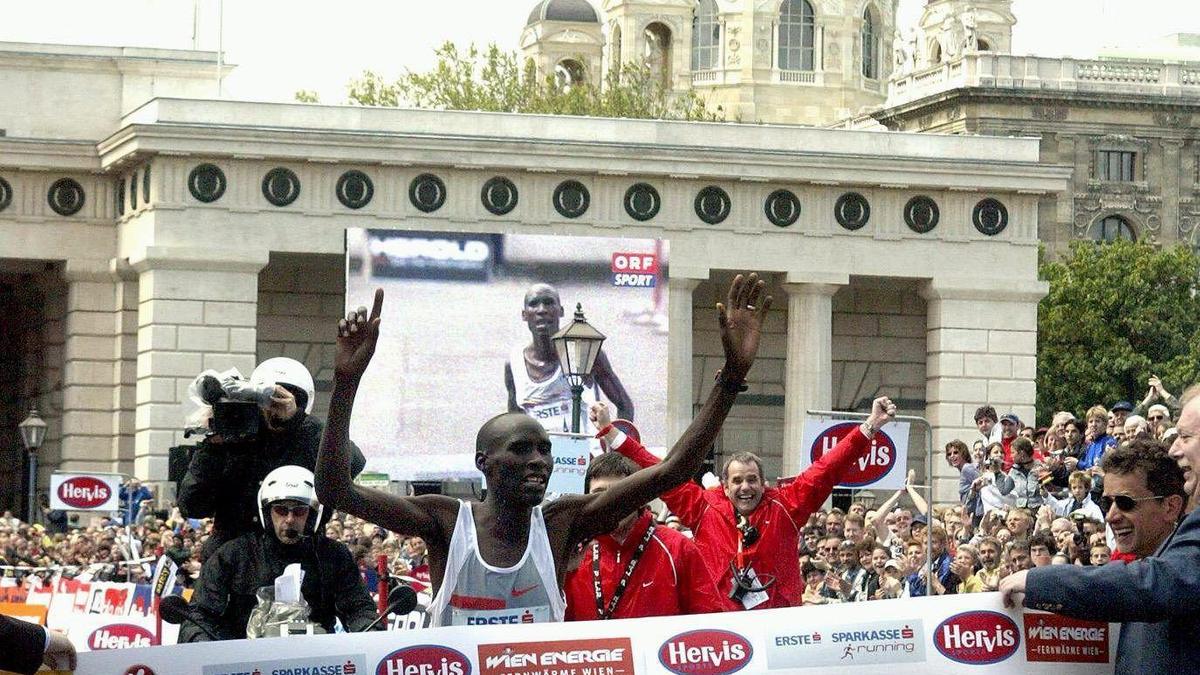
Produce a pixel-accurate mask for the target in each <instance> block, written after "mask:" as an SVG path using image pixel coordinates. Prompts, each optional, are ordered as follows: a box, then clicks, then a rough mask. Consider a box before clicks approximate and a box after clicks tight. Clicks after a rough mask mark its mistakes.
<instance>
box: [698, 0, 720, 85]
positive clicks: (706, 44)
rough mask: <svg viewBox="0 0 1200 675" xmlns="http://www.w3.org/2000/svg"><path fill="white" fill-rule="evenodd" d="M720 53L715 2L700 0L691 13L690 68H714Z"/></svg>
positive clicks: (717, 64) (717, 65)
mask: <svg viewBox="0 0 1200 675" xmlns="http://www.w3.org/2000/svg"><path fill="white" fill-rule="evenodd" d="M720 55H721V24H720V23H718V22H717V3H716V2H714V0H700V4H699V5H697V6H696V13H695V14H693V15H692V70H715V69H716V68H717V67H719V65H720V64H719V63H718V62H717V61H718V59H719V58H720Z"/></svg>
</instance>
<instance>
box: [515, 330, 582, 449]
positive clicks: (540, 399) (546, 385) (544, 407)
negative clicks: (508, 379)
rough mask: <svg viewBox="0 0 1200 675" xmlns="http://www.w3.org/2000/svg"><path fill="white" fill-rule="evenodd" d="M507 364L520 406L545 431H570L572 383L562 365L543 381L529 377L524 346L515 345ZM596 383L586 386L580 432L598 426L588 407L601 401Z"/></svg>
mask: <svg viewBox="0 0 1200 675" xmlns="http://www.w3.org/2000/svg"><path fill="white" fill-rule="evenodd" d="M508 367H509V369H510V370H511V371H512V376H513V388H514V390H515V391H516V398H517V405H519V406H521V408H522V409H523V410H524V411H525V412H526V413H528V414H529V416H530V417H532V418H534V419H536V420H537V421H538V422H539V423H541V425H542V428H543V429H545V430H546V431H559V432H568V431H570V430H571V383H570V382H568V381H567V377H566V375H563V372H562V366H561V365H560V366H558V367H556V368H555V369H554V373H553V374H551V375H550V377H547V378H546V379H544V380H542V381H540V382H534V381H533V380H531V379H530V378H529V369H528V368H526V367H525V345H521V344H519V345H517V346H516V347H514V348H513V350H512V354H511V355H510V356H509V358H508ZM596 389H597V386H596V385H595V383H594V382H593V384H592V386H590V387H584V389H583V405H582V408H581V415H580V418H581V420H582V422H581V424H580V431H581V432H582V433H590V434H593V435H594V434H595V433H596V429H595V428H593V427H592V423H591V421H589V420H588V414H587V411H588V408H590V407H591V405H592V404H593V403H595V402H596V401H597V400H598V397H599V394H598V392H597V391H596Z"/></svg>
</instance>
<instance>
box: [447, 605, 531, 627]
mask: <svg viewBox="0 0 1200 675" xmlns="http://www.w3.org/2000/svg"><path fill="white" fill-rule="evenodd" d="M549 621H550V606H549V605H538V606H536V607H514V608H512V609H460V608H458V607H451V608H450V625H452V626H491V625H495V624H520V623H547V622H549Z"/></svg>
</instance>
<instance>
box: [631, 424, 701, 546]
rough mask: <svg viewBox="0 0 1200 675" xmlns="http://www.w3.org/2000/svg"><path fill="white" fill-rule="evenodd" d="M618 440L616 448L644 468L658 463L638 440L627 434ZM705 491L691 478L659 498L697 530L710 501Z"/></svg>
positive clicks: (684, 522)
mask: <svg viewBox="0 0 1200 675" xmlns="http://www.w3.org/2000/svg"><path fill="white" fill-rule="evenodd" d="M617 441H618V442H617V444H616V446H615V448H614V449H615V450H616V451H617V452H619V453H621V454H622V455H625V456H626V457H628V458H629V459H632V460H633V462H634V464H637V465H638V466H640V467H642V468H643V469H645V468H647V467H651V466H654V465H655V464H658V462H659V459H658V458H657V457H655V456H654V455H652V454H650V451H649V450H647V449H646V447H645V446H644V445H642V444H641V443H639V442H638V441H636V440H634V439H632V438H630V437H628V436H626V435H625V434H621V435H620V436H618V437H617ZM705 492H706V490H705V489H704V488H702V487H700V486H699V485H696V484H695V483H693V482H692V481H690V480H689V481H687V482H685V483H684V484H683V485H680V486H678V487H674V488H671V489H670V490H667V491H666V492H664V493H663V494H662V495H660V496H659V499H662V500H663V503H664V504H666V505H667V508H668V509H671V513H674V514H675V515H676V516H679V522H680V523H683V525H684V526H685V527H687V528H688V529H689V530H695V529H697V528H698V527H699V526H700V517H701V516H703V515H704V511H705V510H706V509H707V508H708V503H707V502H706V501H705V499H704V493H705Z"/></svg>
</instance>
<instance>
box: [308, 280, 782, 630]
mask: <svg viewBox="0 0 1200 675" xmlns="http://www.w3.org/2000/svg"><path fill="white" fill-rule="evenodd" d="M765 287H766V284H765V283H764V282H762V281H759V279H758V275H757V274H751V275H750V277H749V278H746V277H743V276H742V275H740V274H739V275H738V276H736V277H735V278H734V280H733V283H732V284H731V285H730V288H729V293H728V295H727V296H726V302H725V303H724V304H718V305H717V322H718V324H719V326H720V328H721V343H722V346H723V348H724V351H725V365H724V367H723V368H722V369H721V371H720V373H719V375H718V377H717V382H716V384H715V385H714V387H713V388H712V391H711V392H710V393H709V395H708V398H707V400H706V401H705V404H704V406H703V407H702V408H701V409H700V411H699V412H698V413H697V415H696V418H695V420H693V422H692V424H691V425H690V426H689V427H688V428H687V430H685V431H684V432H683V434H682V435H681V436H680V437H679V440H678V441H677V442H676V443H675V447H674V448H672V450H671V452H670V453H669V454H668V455H667V457H666V459H664V460H663V461H662V463H661V464H659V465H658V466H655V467H653V468H650V469H648V470H644V471H638V472H637V473H635V474H633V475H632V476H629V477H628V478H625V479H623V480H620V481H618V482H616V483H614V484H613V485H611V486H609V488H608V489H607V490H605V491H603V492H597V493H595V494H587V495H564V496H561V497H559V498H558V499H556V500H554V501H552V502H550V503H547V504H545V505H542V500H543V498H544V497H545V494H546V484H547V482H548V481H549V479H550V472H551V471H552V470H553V468H554V463H553V457H552V456H551V447H550V436H549V435H548V434H547V433H546V430H545V429H544V428H543V427H542V425H541V424H539V423H538V422H537V421H535V420H534V419H533V418H532V417H530V416H529V415H526V414H525V413H523V412H509V413H505V414H502V415H498V416H496V417H493V418H492V419H490V420H488V421H487V422H486V423H485V424H484V425H483V427H482V428H480V430H479V433H478V435H477V436H476V441H475V467H476V468H477V469H479V471H480V472H481V473H483V475H484V477H485V478H486V479H487V484H488V490H487V494H486V495H485V497H484V501H483V502H481V503H469V502H465V501H459V500H456V499H451V498H449V497H445V496H442V495H420V496H416V497H401V496H397V495H392V494H388V493H385V492H381V491H379V490H373V489H371V488H367V487H363V486H360V485H355V484H354V483H353V482H352V481H351V480H350V452H349V442H350V439H349V428H350V416H351V413H352V412H353V406H354V397H355V395H356V393H357V390H358V385H359V382H360V380H361V379H362V376H363V374H364V373H365V372H366V369H367V366H368V365H369V364H370V361H371V356H372V355H373V354H374V352H375V345H376V343H377V342H378V339H379V327H380V323H381V321H382V319H381V317H380V315H381V314H382V311H383V290H382V289H379V290H376V292H375V303H374V307H373V308H372V310H371V312H370V315H369V316H368V314H367V309H366V308H365V307H360V308H359V309H358V310H357V311H355V312H351V313H350V315H349V316H348V317H347V318H346V319H344V320H342V321H341V322H340V323H339V325H338V348H337V353H336V356H335V358H334V386H333V395H332V398H331V402H330V407H329V422H328V426H327V427H326V428H325V436H324V437H323V438H322V441H321V453H320V456H319V458H318V462H317V490H318V494H319V495H320V496H321V498H322V501H324V502H325V503H327V504H329V506H330V507H331V508H336V509H338V510H341V511H345V512H346V513H349V514H351V515H353V516H357V517H359V518H363V519H366V520H370V521H371V522H374V523H376V524H378V525H381V526H383V527H386V528H387V529H389V530H392V531H393V532H397V533H401V534H405V535H416V536H419V537H421V538H422V539H424V540H425V542H426V544H427V546H428V549H429V561H430V571H431V579H432V582H433V586H434V588H435V589H437V591H436V595H435V597H434V599H433V602H432V603H431V606H430V608H429V611H430V613H431V614H432V623H433V625H435V626H443V625H472V624H476V625H477V624H495V623H513V622H518V623H520V622H526V621H532V622H543V621H562V620H563V618H564V616H565V613H566V608H565V606H564V602H563V599H562V594H561V591H560V589H561V588H562V585H563V580H564V579H565V577H566V572H567V567H568V562H569V560H570V558H571V555H572V553H573V552H574V551H575V550H576V547H577V546H578V544H580V543H581V542H585V541H589V540H591V539H592V538H593V537H595V536H597V535H600V534H603V533H605V532H611V531H612V530H613V529H614V528H616V527H617V525H618V523H620V522H621V520H622V519H623V518H625V516H627V515H629V514H630V513H633V512H634V511H636V510H637V509H639V508H641V507H642V506H643V505H644V504H646V503H647V502H649V501H650V500H652V499H654V498H655V497H657V496H659V495H660V494H662V493H663V492H665V491H667V490H670V489H672V488H675V487H677V486H678V485H680V484H681V483H684V482H686V481H687V480H688V479H689V478H690V477H692V476H693V475H695V474H696V473H697V472H699V470H700V468H701V467H702V466H703V463H704V457H705V454H706V453H707V452H708V448H709V446H710V445H711V444H712V442H713V441H714V440H715V439H716V437H717V433H718V432H719V431H720V429H721V423H722V422H723V421H724V420H725V416H726V415H728V414H729V409H730V408H731V407H733V402H734V400H735V398H736V397H737V394H738V392H740V391H743V390H744V389H745V386H746V385H745V379H746V375H747V373H749V371H750V366H751V365H752V364H753V362H754V356H755V354H756V353H757V352H758V344H759V340H760V338H761V336H762V323H763V319H764V318H765V317H766V313H767V311H768V310H769V308H770V305H771V298H770V296H768V295H766V292H765ZM792 555H793V565H792V566H793V567H795V566H796V565H795V562H794V561H795V557H794V556H795V544H794V542H793V546H792Z"/></svg>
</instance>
